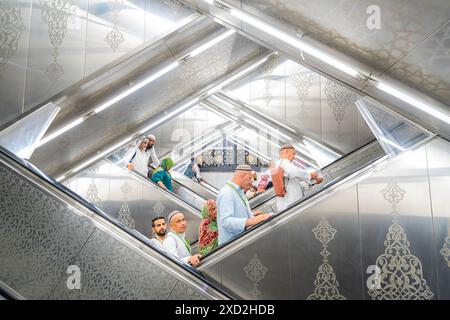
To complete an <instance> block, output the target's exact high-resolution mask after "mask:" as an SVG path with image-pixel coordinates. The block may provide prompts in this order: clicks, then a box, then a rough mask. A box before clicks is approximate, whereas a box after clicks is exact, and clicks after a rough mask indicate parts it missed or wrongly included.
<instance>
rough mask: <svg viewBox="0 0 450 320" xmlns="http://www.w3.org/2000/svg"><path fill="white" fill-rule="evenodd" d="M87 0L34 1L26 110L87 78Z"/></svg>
mask: <svg viewBox="0 0 450 320" xmlns="http://www.w3.org/2000/svg"><path fill="white" fill-rule="evenodd" d="M87 8H88V1H87V0H63V1H51V0H47V1H37V0H35V1H33V11H32V16H31V28H30V30H31V31H30V42H29V49H28V63H27V76H26V90H25V102H24V111H26V110H28V109H30V108H32V107H34V106H35V105H37V104H38V103H40V102H42V101H44V100H46V99H48V98H50V97H51V96H52V95H54V94H56V93H57V92H59V91H61V90H63V89H65V88H66V87H68V86H70V85H71V84H73V83H75V82H76V81H78V80H80V79H82V78H83V75H84V73H83V70H84V45H85V40H86V39H85V36H86V19H87Z"/></svg>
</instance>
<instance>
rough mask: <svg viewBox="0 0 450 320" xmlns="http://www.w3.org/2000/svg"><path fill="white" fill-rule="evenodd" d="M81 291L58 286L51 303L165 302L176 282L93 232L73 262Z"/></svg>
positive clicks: (148, 263)
mask: <svg viewBox="0 0 450 320" xmlns="http://www.w3.org/2000/svg"><path fill="white" fill-rule="evenodd" d="M73 264H74V265H77V266H79V267H80V271H81V289H80V290H69V289H67V286H66V283H65V281H63V282H61V283H60V284H59V285H58V287H57V288H56V290H55V292H54V293H53V295H52V296H51V298H53V299H102V300H103V299H115V300H116V299H167V298H168V296H169V294H170V292H171V291H172V289H173V288H174V287H175V285H176V283H177V281H176V280H175V279H174V278H173V277H171V276H170V275H169V274H167V273H166V272H164V271H163V270H161V269H160V268H158V267H157V266H155V265H154V264H152V263H150V262H149V261H148V260H146V259H145V258H144V257H142V256H140V255H139V254H138V253H136V252H135V251H133V250H130V248H128V247H127V246H125V245H124V244H123V243H121V242H119V241H118V240H116V239H115V238H113V237H112V236H110V235H108V234H106V233H104V232H102V231H100V230H98V229H97V230H96V231H95V232H94V234H93V235H92V237H91V238H90V239H89V241H88V242H87V243H86V245H85V246H84V248H83V250H82V251H81V252H80V255H79V256H78V257H77V258H76V259H74V260H73Z"/></svg>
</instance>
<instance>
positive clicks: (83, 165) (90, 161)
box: [72, 136, 134, 173]
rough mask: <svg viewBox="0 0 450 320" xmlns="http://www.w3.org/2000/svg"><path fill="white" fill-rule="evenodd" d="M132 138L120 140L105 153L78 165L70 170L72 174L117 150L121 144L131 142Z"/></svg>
mask: <svg viewBox="0 0 450 320" xmlns="http://www.w3.org/2000/svg"><path fill="white" fill-rule="evenodd" d="M133 138H134V136H131V137H128V138H126V139H125V140H122V141H121V142H119V143H118V144H115V145H114V146H112V147H111V148H108V149H106V150H105V151H103V152H102V153H100V154H98V155H96V156H95V157H93V158H91V159H89V160H88V161H86V162H84V163H82V164H81V165H79V166H78V167H76V168H75V169H73V170H72V173H76V172H78V171H80V170H81V169H83V168H84V167H86V166H88V165H90V164H91V163H93V162H95V161H96V160H98V159H100V158H101V157H103V156H105V155H107V154H108V153H110V152H111V151H113V150H115V149H116V148H119V147H120V146H122V145H123V144H125V143H127V142H129V141H131V140H132V139H133Z"/></svg>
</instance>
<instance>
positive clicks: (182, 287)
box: [168, 282, 207, 300]
mask: <svg viewBox="0 0 450 320" xmlns="http://www.w3.org/2000/svg"><path fill="white" fill-rule="evenodd" d="M168 299H169V300H207V299H206V297H205V296H204V295H202V294H201V293H199V292H198V291H196V290H193V289H191V288H190V287H188V286H187V285H186V284H184V283H182V282H178V283H177V285H176V286H175V288H174V289H173V291H172V292H171V293H170V296H169V298H168Z"/></svg>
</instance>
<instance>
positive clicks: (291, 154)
mask: <svg viewBox="0 0 450 320" xmlns="http://www.w3.org/2000/svg"><path fill="white" fill-rule="evenodd" d="M294 159H295V148H294V146H293V145H291V144H285V145H282V146H281V149H280V159H279V160H278V161H277V162H276V163H275V167H281V168H282V169H283V171H284V179H283V180H284V187H285V189H286V194H285V195H284V197H280V196H277V210H278V212H280V211H283V210H285V209H286V208H287V207H289V205H290V204H292V203H293V202H295V201H298V200H300V199H301V198H302V197H303V188H302V185H301V183H300V182H301V181H307V182H309V181H311V180H315V181H316V183H317V184H318V183H321V182H322V181H323V179H322V178H319V176H318V173H317V172H311V173H308V172H307V171H306V170H304V169H302V168H299V167H297V166H296V165H294V164H293V163H292V161H293V160H294Z"/></svg>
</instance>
